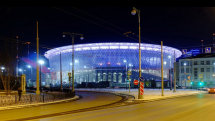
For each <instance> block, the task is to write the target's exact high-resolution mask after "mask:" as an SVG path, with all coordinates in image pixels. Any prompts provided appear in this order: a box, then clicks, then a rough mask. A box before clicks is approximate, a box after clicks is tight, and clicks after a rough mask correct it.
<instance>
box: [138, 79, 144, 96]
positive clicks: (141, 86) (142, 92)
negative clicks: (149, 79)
mask: <svg viewBox="0 0 215 121" xmlns="http://www.w3.org/2000/svg"><path fill="white" fill-rule="evenodd" d="M139 80H140V81H139V83H140V95H141V96H143V94H144V78H143V77H140V78H139Z"/></svg>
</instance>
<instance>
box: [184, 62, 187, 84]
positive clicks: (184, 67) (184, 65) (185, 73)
mask: <svg viewBox="0 0 215 121" xmlns="http://www.w3.org/2000/svg"><path fill="white" fill-rule="evenodd" d="M186 65H187V64H186V62H185V63H184V86H185V87H186Z"/></svg>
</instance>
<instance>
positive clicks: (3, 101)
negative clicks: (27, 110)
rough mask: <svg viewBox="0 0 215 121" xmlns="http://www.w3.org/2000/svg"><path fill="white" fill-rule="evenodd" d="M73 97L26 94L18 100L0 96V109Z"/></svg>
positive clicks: (11, 96) (10, 96) (64, 94)
mask: <svg viewBox="0 0 215 121" xmlns="http://www.w3.org/2000/svg"><path fill="white" fill-rule="evenodd" d="M74 96H75V92H71V93H56V94H49V93H43V94H42V95H34V94H29V95H28V94H27V95H22V96H21V98H20V100H19V96H18V95H7V96H0V107H5V106H15V105H26V104H34V103H46V102H53V101H59V100H63V99H68V98H72V97H74Z"/></svg>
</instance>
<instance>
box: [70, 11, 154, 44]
mask: <svg viewBox="0 0 215 121" xmlns="http://www.w3.org/2000/svg"><path fill="white" fill-rule="evenodd" d="M71 8H73V9H75V10H78V11H80V12H82V13H85V14H87V15H89V16H92V17H94V18H96V19H98V20H101V21H103V22H105V23H108V24H110V25H112V26H115V27H117V28H119V29H121V30H124V31H126V33H132V34H133V35H136V34H135V33H133V32H131V31H128V30H125V29H123V28H121V27H118V26H116V25H114V24H111V23H110V22H107V21H105V20H102V19H100V18H98V17H96V16H93V15H91V14H89V13H86V12H84V11H82V10H80V9H77V8H75V7H71ZM123 35H125V33H124V34H123ZM136 36H137V37H139V35H136ZM140 38H141V39H144V40H147V41H149V42H152V43H154V44H158V43H156V42H153V41H151V40H149V39H146V38H143V37H140ZM138 41H139V40H138Z"/></svg>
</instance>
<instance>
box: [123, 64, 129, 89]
mask: <svg viewBox="0 0 215 121" xmlns="http://www.w3.org/2000/svg"><path fill="white" fill-rule="evenodd" d="M124 63H126V65H125V66H126V68H125V69H126V81H125V82H126V89H127V81H128V80H127V76H128V75H127V61H126V60H124Z"/></svg>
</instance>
